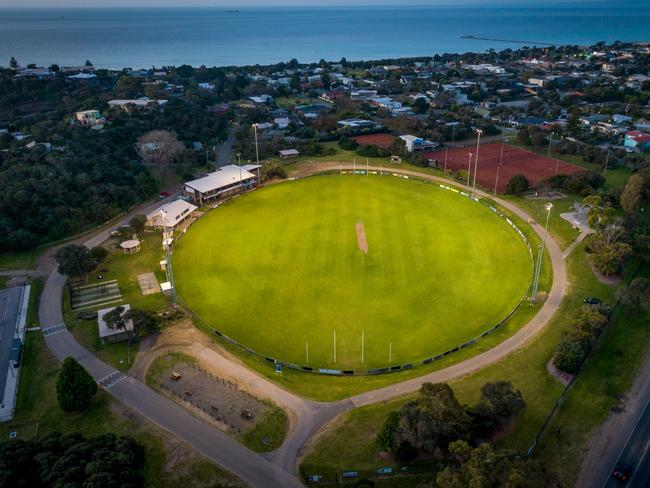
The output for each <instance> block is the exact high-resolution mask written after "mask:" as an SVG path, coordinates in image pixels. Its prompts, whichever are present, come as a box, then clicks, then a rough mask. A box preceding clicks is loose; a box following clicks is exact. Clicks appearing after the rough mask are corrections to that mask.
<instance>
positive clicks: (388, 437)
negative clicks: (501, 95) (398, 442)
mask: <svg viewBox="0 0 650 488" xmlns="http://www.w3.org/2000/svg"><path fill="white" fill-rule="evenodd" d="M398 424H399V413H398V412H390V413H389V414H388V416H387V417H386V420H384V424H383V425H382V426H381V429H380V430H379V432H378V433H377V448H378V449H379V450H380V451H392V450H393V449H394V447H395V429H396V428H397V425H398Z"/></svg>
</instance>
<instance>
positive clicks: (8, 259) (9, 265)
mask: <svg viewBox="0 0 650 488" xmlns="http://www.w3.org/2000/svg"><path fill="white" fill-rule="evenodd" d="M37 256H38V253H37V251H36V250H32V251H22V252H4V253H0V271H1V270H3V269H32V268H34V267H35V266H36V257H37Z"/></svg>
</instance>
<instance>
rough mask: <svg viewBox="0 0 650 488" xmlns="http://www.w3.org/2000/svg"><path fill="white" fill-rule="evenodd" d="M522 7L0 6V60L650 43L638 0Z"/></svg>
mask: <svg viewBox="0 0 650 488" xmlns="http://www.w3.org/2000/svg"><path fill="white" fill-rule="evenodd" d="M531 3H532V2H526V1H524V0H522V3H521V6H512V5H510V6H507V7H503V6H501V7H491V6H480V7H476V6H472V7H469V6H463V7H369V8H340V7H337V8H335V7H329V8H323V7H321V8H317V7H314V8H241V9H239V10H238V11H235V12H232V11H227V10H226V9H225V8H223V7H214V8H186V7H180V8H146V9H145V8H101V9H99V8H86V9H0V65H7V64H8V61H9V58H10V57H11V56H15V57H16V59H18V61H19V62H20V63H21V64H23V65H26V64H29V63H36V64H41V65H50V64H52V63H57V64H59V65H62V66H75V65H79V64H82V63H83V62H85V60H86V59H90V60H91V61H92V62H93V63H94V65H95V66H97V67H102V68H123V67H131V68H143V67H152V66H157V67H160V66H164V65H181V64H191V65H193V66H200V65H206V66H225V65H250V64H269V63H274V62H278V61H288V60H289V59H291V58H296V59H298V60H299V61H300V62H315V61H318V60H320V59H326V60H332V61H333V60H339V59H340V58H342V57H345V58H347V59H348V60H362V59H382V58H396V57H407V56H431V55H434V54H442V53H445V52H449V53H458V52H468V51H474V52H477V51H485V50H487V49H496V50H500V49H506V48H511V49H518V48H520V47H522V46H524V45H534V44H539V45H542V44H540V43H548V44H580V45H585V44H593V43H596V42H599V41H606V42H612V41H615V40H621V41H633V40H636V41H650V1H647V0H644V1H637V0H633V1H629V2H628V1H611V0H605V1H603V2H599V3H597V4H578V5H576V4H573V5H571V6H568V5H564V4H563V5H560V6H552V7H551V6H541V7H540V6H534V7H531V6H529V5H530V4H531ZM461 36H475V37H480V38H486V39H482V40H479V39H463V38H462V37H461ZM487 39H499V40H487ZM505 41H521V42H505Z"/></svg>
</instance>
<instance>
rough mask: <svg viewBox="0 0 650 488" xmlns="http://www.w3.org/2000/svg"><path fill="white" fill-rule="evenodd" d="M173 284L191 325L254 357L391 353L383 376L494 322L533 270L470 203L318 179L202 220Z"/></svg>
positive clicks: (374, 183) (374, 360)
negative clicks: (192, 314)
mask: <svg viewBox="0 0 650 488" xmlns="http://www.w3.org/2000/svg"><path fill="white" fill-rule="evenodd" d="M359 224H363V230H362V233H363V234H365V239H366V243H367V246H368V252H367V254H366V253H364V252H363V251H362V248H363V245H362V244H361V241H362V239H361V237H360V236H359V230H358V227H359ZM174 273H175V282H176V287H177V290H178V293H179V296H180V297H182V298H183V300H185V301H186V302H187V303H188V304H189V306H190V307H192V308H193V309H194V310H195V311H196V312H197V313H198V314H199V316H201V317H202V318H203V319H204V320H205V321H206V322H207V323H208V324H210V325H211V326H213V327H215V328H217V329H218V330H220V331H221V332H223V333H225V334H227V335H229V336H230V337H232V338H234V339H237V340H238V341H240V342H242V343H243V344H245V345H247V346H249V347H251V348H253V349H255V350H256V351H258V352H260V353H263V354H266V355H270V356H273V357H278V358H280V359H283V360H284V361H289V362H295V363H298V364H305V365H310V366H316V367H328V368H336V369H348V368H350V369H351V368H361V369H366V368H372V367H380V366H386V365H388V361H389V350H390V349H391V348H392V357H391V359H392V363H393V364H401V363H405V362H411V361H417V360H421V359H424V358H426V357H429V356H431V355H435V354H438V353H442V352H444V351H446V350H448V349H449V348H450V347H454V346H456V345H458V344H460V343H462V342H465V341H467V340H468V339H470V338H472V337H474V336H476V335H478V334H479V333H480V332H482V331H483V330H485V329H487V328H488V327H490V326H491V325H493V324H495V323H497V322H498V321H499V320H501V319H502V318H503V317H505V315H507V313H508V312H509V311H510V310H511V309H512V308H513V307H514V306H515V305H516V304H517V303H518V302H519V300H520V299H521V298H522V296H523V295H524V294H525V293H526V291H527V288H528V284H529V281H530V275H531V262H530V257H529V254H528V251H527V249H526V247H525V245H524V244H523V242H522V240H521V239H520V238H519V237H518V236H517V234H516V233H515V232H514V231H513V230H512V228H510V227H509V225H508V224H507V223H506V222H505V221H503V220H501V219H500V218H499V217H497V216H496V215H494V214H493V213H492V212H490V211H489V210H488V209H487V208H485V207H484V206H481V205H478V204H476V203H474V202H472V201H470V200H469V199H466V198H463V197H460V196H459V195H457V194H455V193H452V192H448V191H445V190H442V189H440V188H438V187H437V186H435V185H431V184H427V183H423V182H419V181H407V180H404V179H398V178H394V177H388V176H384V177H379V176H372V175H371V176H367V177H366V176H360V175H356V176H352V175H330V176H317V177H312V178H307V179H304V180H299V181H293V182H287V183H284V184H281V185H273V186H271V187H267V188H264V189H261V190H258V191H256V192H254V193H250V194H248V195H246V196H244V197H240V198H237V199H235V200H233V201H231V202H229V203H227V204H225V205H222V206H221V207H220V208H219V209H217V210H215V211H213V212H211V213H210V214H208V215H206V216H205V217H204V218H202V219H201V220H200V221H199V222H197V223H196V224H195V225H194V226H193V227H192V229H191V230H190V231H189V232H188V233H187V235H185V236H184V237H183V238H182V239H181V240H180V241H179V242H178V244H177V245H176V248H175V251H174ZM488 283H498V284H499V286H485V285H486V284H488ZM335 331H336V362H335V361H334V351H333V349H334V332H335ZM362 333H363V335H364V358H363V359H364V362H363V364H362V363H361V352H362ZM391 343H392V346H391ZM307 345H308V347H309V361H308V362H307V357H306V356H307V351H306V348H307Z"/></svg>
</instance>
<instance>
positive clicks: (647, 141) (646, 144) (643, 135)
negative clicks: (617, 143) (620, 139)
mask: <svg viewBox="0 0 650 488" xmlns="http://www.w3.org/2000/svg"><path fill="white" fill-rule="evenodd" d="M623 145H624V146H625V147H626V148H629V149H630V150H632V151H634V152H645V151H650V134H648V133H647V132H641V131H640V130H632V131H630V132H626V133H625V142H624V143H623Z"/></svg>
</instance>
